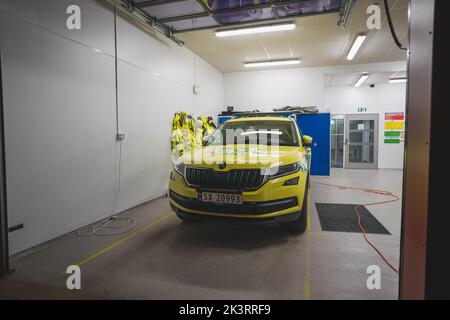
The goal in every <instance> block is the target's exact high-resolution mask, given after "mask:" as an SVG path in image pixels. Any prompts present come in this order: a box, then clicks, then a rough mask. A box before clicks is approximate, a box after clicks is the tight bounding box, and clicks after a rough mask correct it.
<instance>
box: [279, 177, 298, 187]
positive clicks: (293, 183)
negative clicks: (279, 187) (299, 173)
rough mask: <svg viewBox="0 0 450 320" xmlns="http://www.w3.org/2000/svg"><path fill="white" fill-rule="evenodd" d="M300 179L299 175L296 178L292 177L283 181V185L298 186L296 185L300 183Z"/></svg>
mask: <svg viewBox="0 0 450 320" xmlns="http://www.w3.org/2000/svg"><path fill="white" fill-rule="evenodd" d="M299 180H300V178H299V177H296V178H292V179H289V180H286V181H285V182H284V183H283V186H296V185H297V184H298V181H299Z"/></svg>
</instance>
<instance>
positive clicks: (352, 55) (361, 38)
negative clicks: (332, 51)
mask: <svg viewBox="0 0 450 320" xmlns="http://www.w3.org/2000/svg"><path fill="white" fill-rule="evenodd" d="M366 38H367V35H365V34H360V35H359V36H357V37H356V39H355V41H354V42H353V45H352V47H351V48H350V51H349V52H348V55H347V60H353V58H355V56H356V54H357V53H358V51H359V49H360V48H361V46H362V44H363V43H364V41H365V40H366Z"/></svg>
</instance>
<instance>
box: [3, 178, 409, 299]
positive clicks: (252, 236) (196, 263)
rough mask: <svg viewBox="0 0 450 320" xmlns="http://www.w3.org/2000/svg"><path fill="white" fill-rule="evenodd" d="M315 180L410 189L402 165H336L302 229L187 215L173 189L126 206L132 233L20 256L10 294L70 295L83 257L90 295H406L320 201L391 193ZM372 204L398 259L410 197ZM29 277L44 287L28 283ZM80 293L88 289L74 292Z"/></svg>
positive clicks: (7, 284)
mask: <svg viewBox="0 0 450 320" xmlns="http://www.w3.org/2000/svg"><path fill="white" fill-rule="evenodd" d="M315 181H316V182H327V183H333V184H345V185H349V186H355V187H370V188H377V189H383V190H388V191H392V192H394V193H396V194H397V195H401V187H402V171H399V170H343V169H334V170H332V175H331V177H313V178H312V184H311V205H310V223H311V225H310V228H309V231H308V232H307V233H305V234H304V235H301V236H296V235H292V234H289V233H288V232H286V231H284V230H283V229H281V228H279V226H278V225H275V224H271V223H268V224H267V223H265V224H228V223H226V224H224V223H212V222H208V223H183V222H181V221H180V220H178V219H177V217H176V216H175V214H174V213H173V212H171V210H170V208H169V205H168V201H167V198H161V199H157V200H155V201H152V202H150V203H147V204H145V205H142V206H140V207H137V208H134V209H132V210H130V211H129V212H127V213H125V215H126V216H130V217H133V218H134V219H135V220H136V221H137V224H136V226H135V228H134V230H133V231H131V232H129V233H128V234H127V235H121V236H114V237H88V238H79V237H73V238H69V239H66V240H63V241H58V242H55V243H52V244H51V245H49V246H47V247H46V248H44V249H41V250H38V251H37V252H34V253H30V254H28V255H24V256H19V257H15V258H14V259H13V263H12V267H13V268H15V272H14V273H13V274H12V275H10V276H8V277H7V278H6V279H5V280H0V288H1V290H0V297H10V298H11V297H13V298H21V297H27V298H30V296H31V297H35V298H42V297H46V296H45V295H44V294H43V292H46V289H45V288H47V289H48V292H50V293H49V294H48V297H51V298H52V297H55V296H58V292H59V293H61V297H63V298H67V297H68V296H69V297H70V293H69V295H68V294H67V293H68V291H67V290H66V289H65V285H66V276H65V275H63V274H61V272H63V271H64V270H65V269H66V267H67V266H68V265H71V264H77V263H80V262H81V270H82V290H81V294H85V295H86V296H89V297H98V298H115V299H117V298H119V299H396V298H397V291H398V277H397V274H395V273H394V272H393V271H391V270H390V269H389V268H388V267H387V266H386V265H385V263H384V262H383V261H382V260H381V258H379V257H378V255H377V254H376V253H375V251H374V250H373V249H372V248H371V247H369V245H368V244H367V243H366V242H365V241H364V239H363V236H362V234H359V233H340V232H323V231H321V226H320V222H319V220H318V216H317V212H316V208H315V206H314V203H315V202H328V203H366V202H371V201H379V200H384V199H385V198H384V197H382V196H377V195H373V194H368V193H364V192H359V191H356V192H355V191H348V190H339V189H336V188H331V187H327V186H322V185H318V184H315V183H314V182H315ZM369 210H370V211H371V212H372V214H373V215H374V216H376V218H377V219H378V220H379V221H380V222H381V223H382V224H383V225H384V226H385V227H386V228H387V229H388V230H389V231H390V232H391V233H392V235H369V236H370V239H371V240H373V242H375V243H376V244H377V245H378V247H379V248H380V249H381V250H382V251H383V252H384V253H385V255H386V256H387V257H388V258H389V259H390V260H391V261H392V263H393V264H394V265H397V266H398V263H399V243H400V217H401V202H400V201H398V202H395V203H392V204H386V205H380V206H376V207H370V208H369ZM121 239H124V240H122V241H120V242H117V241H119V240H121ZM105 248H107V249H106V250H104V251H102V250H103V249H105ZM98 253H100V254H98ZM369 265H378V266H380V268H381V290H368V289H367V287H366V279H367V277H368V274H366V268H367V267H368V266H369ZM27 284H28V285H29V286H30V287H32V286H34V287H35V286H38V289H37V290H35V291H33V290H24V289H23V288H26V287H27ZM17 288H19V289H17ZM20 288H22V289H20ZM55 290H56V291H55ZM20 292H23V296H22V295H21V294H20ZM33 292H36V294H35V295H34V294H33ZM79 296H80V292H78V293H76V295H75V293H74V296H73V297H74V298H79Z"/></svg>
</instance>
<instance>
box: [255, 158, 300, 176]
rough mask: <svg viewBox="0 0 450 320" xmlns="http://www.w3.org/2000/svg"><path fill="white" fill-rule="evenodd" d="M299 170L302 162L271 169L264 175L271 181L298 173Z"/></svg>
mask: <svg viewBox="0 0 450 320" xmlns="http://www.w3.org/2000/svg"><path fill="white" fill-rule="evenodd" d="M299 170H300V162H295V163H292V164H288V165H286V166H281V167H273V168H269V169H267V170H266V171H265V173H264V175H266V176H268V177H269V179H274V178H278V177H282V176H286V175H288V174H292V173H295V172H298V171H299Z"/></svg>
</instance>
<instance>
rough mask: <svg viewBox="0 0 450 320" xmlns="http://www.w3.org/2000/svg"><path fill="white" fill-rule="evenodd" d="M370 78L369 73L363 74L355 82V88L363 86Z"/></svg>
mask: <svg viewBox="0 0 450 320" xmlns="http://www.w3.org/2000/svg"><path fill="white" fill-rule="evenodd" d="M367 79H369V75H368V74H363V75H362V76H361V77H360V78H359V80H358V81H356V83H355V88H359V87H361V85H362V84H363V83H364V82H366V80H367Z"/></svg>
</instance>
